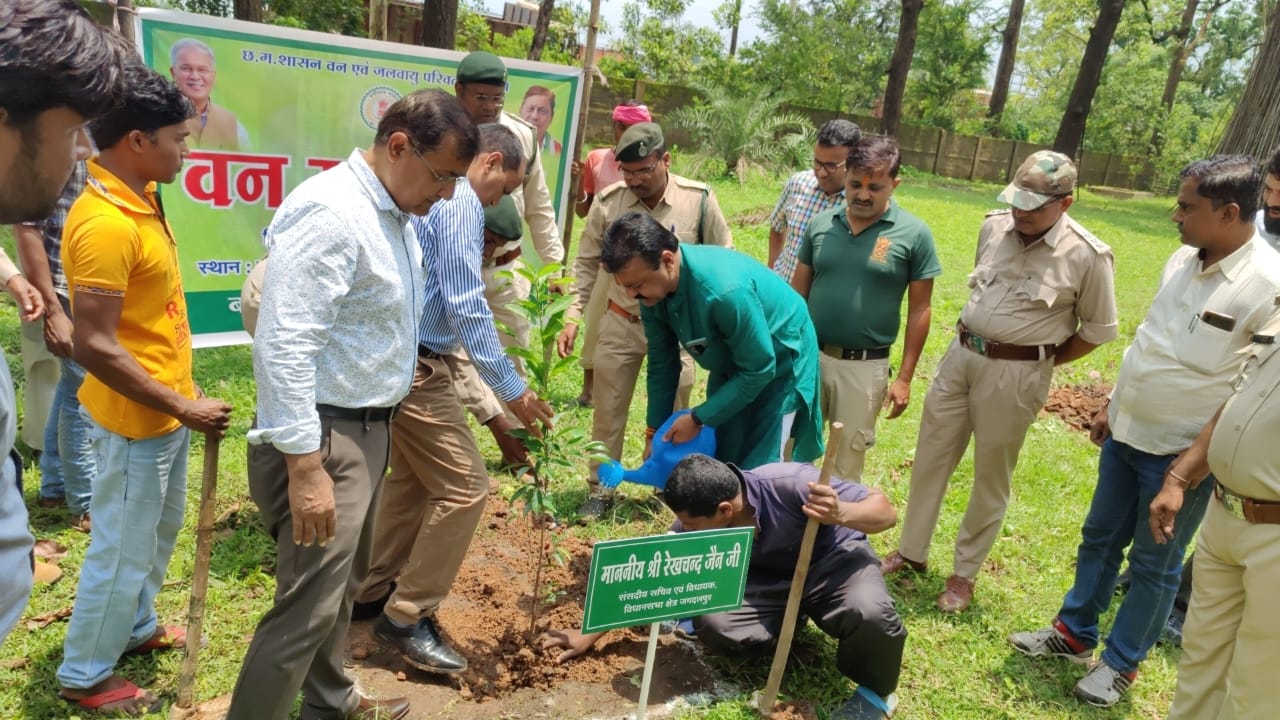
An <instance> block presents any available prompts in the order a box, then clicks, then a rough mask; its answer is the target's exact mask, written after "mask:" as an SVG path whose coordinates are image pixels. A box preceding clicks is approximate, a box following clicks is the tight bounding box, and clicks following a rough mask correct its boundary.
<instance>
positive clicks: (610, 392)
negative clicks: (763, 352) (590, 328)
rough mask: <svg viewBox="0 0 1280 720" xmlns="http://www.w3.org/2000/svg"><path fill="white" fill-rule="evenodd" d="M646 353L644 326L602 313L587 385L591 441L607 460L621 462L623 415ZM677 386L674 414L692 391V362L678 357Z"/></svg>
mask: <svg viewBox="0 0 1280 720" xmlns="http://www.w3.org/2000/svg"><path fill="white" fill-rule="evenodd" d="M648 353H649V341H648V340H647V339H646V338H645V334H644V323H640V322H630V321H628V320H626V319H625V318H623V317H622V316H621V315H619V314H618V313H616V312H612V311H606V312H605V313H604V315H603V316H602V317H601V319H600V340H599V343H598V344H597V345H596V357H595V379H594V381H593V382H592V385H591V388H592V390H591V395H592V401H593V402H594V403H595V412H594V413H592V422H591V439H592V440H599V441H600V442H603V443H604V444H605V447H606V448H608V451H609V457H611V458H614V459H621V458H622V443H623V439H624V436H625V434H626V430H627V414H628V413H629V412H630V411H631V398H632V396H634V395H635V390H636V379H637V378H639V376H640V365H641V364H642V363H643V362H644V360H645V357H646V356H647V355H648ZM680 364H681V370H680V383H679V385H678V386H677V390H676V404H675V408H674V409H673V412H674V410H682V409H684V408H687V407H689V395H690V393H691V392H692V390H693V358H691V357H689V355H688V354H686V353H684V352H681V353H680ZM590 482H591V484H592V485H595V484H597V483H598V482H599V480H598V479H597V477H596V464H595V463H592V467H591V479H590Z"/></svg>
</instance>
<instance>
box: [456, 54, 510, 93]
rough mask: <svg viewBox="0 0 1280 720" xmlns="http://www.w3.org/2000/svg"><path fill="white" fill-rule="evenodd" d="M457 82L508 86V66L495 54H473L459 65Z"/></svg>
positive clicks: (463, 59)
mask: <svg viewBox="0 0 1280 720" xmlns="http://www.w3.org/2000/svg"><path fill="white" fill-rule="evenodd" d="M457 81H458V82H459V83H462V84H463V85H466V84H467V83H478V84H480V85H501V86H503V87H506V85H507V66H506V65H503V64H502V60H501V59H499V58H498V56H497V55H494V54H493V53H487V52H483V51H477V52H473V53H471V54H470V55H467V56H466V57H464V58H462V62H460V63H458V74H457Z"/></svg>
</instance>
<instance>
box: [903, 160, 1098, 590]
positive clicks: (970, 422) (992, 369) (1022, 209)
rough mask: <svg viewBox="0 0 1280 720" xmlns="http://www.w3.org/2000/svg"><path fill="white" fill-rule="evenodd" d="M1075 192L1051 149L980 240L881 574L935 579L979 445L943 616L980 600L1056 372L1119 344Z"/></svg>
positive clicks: (1093, 241)
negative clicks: (937, 538) (1074, 210)
mask: <svg viewBox="0 0 1280 720" xmlns="http://www.w3.org/2000/svg"><path fill="white" fill-rule="evenodd" d="M1075 184H1076V167H1075V165H1074V164H1072V162H1071V159H1070V158H1068V157H1067V156H1066V155H1063V154H1061V153H1056V152H1052V151H1049V150H1041V151H1039V152H1035V153H1032V154H1031V156H1030V157H1028V158H1027V160H1026V161H1025V162H1023V163H1022V166H1021V167H1019V168H1018V172H1017V173H1015V174H1014V176H1013V182H1012V183H1010V184H1009V186H1008V187H1006V188H1005V189H1004V191H1003V192H1001V193H1000V196H999V198H998V199H999V200H1000V202H1003V203H1007V204H1008V205H1009V206H1010V209H1009V210H1001V211H996V212H992V213H989V214H988V215H987V218H986V220H985V222H983V224H982V229H981V230H979V231H978V251H977V256H976V259H977V262H976V264H975V267H974V270H973V272H972V273H971V274H970V275H969V287H970V288H971V289H972V292H971V293H970V295H969V301H968V302H967V303H966V304H965V306H964V309H963V310H961V311H960V322H959V323H958V324H957V325H956V338H955V340H953V341H952V342H951V346H950V347H949V348H947V352H946V355H944V356H943V358H942V361H941V362H940V363H939V364H938V370H937V372H936V374H935V375H934V378H933V383H932V384H931V385H930V386H929V392H928V394H927V395H925V399H924V414H923V417H922V418H921V420H920V432H919V434H918V438H917V440H916V452H915V460H914V463H913V464H912V470H911V493H910V495H909V496H908V499H907V510H906V517H905V519H904V522H903V526H902V539H901V544H900V545H899V549H898V550H895V551H893V552H892V553H890V554H889V555H888V556H886V557H885V559H884V562H883V563H882V570H883V571H884V573H885V574H886V575H888V574H892V573H896V572H900V571H902V570H903V569H910V570H914V571H916V572H923V571H924V570H925V568H926V565H925V563H926V561H927V560H928V559H929V545H930V542H931V541H932V539H933V532H934V528H936V527H937V524H938V514H939V512H940V511H941V509H942V499H943V496H944V495H945V494H946V491H947V483H948V481H949V480H950V478H951V474H952V473H953V472H955V469H956V466H957V465H958V464H959V463H960V458H961V457H962V456H963V455H964V451H965V448H966V447H968V444H969V438H970V436H972V437H973V439H974V451H973V491H972V493H971V494H970V496H969V506H968V508H967V509H966V511H965V515H964V520H963V521H962V522H961V524H960V531H959V535H958V537H957V538H956V548H955V570H954V572H953V574H952V575H951V576H950V577H949V578H947V582H946V589H945V590H944V591H943V592H942V594H940V595H939V596H938V601H937V606H938V609H939V610H941V611H942V612H946V613H957V612H962V611H964V610H965V609H966V608H968V607H969V603H970V602H971V601H972V599H973V587H974V581H975V578H977V576H978V571H979V570H980V569H981V568H982V563H983V561H984V560H986V558H987V554H988V553H990V552H991V548H992V546H993V545H995V541H996V537H997V536H998V535H999V534H1000V526H1001V524H1002V522H1003V521H1004V514H1005V510H1006V509H1007V507H1008V504H1009V486H1010V481H1011V479H1012V476H1013V469H1014V466H1015V465H1016V464H1017V462H1018V453H1019V451H1020V450H1021V449H1022V443H1023V441H1024V440H1025V439H1026V435H1027V429H1028V428H1030V427H1031V423H1032V422H1033V421H1034V420H1035V419H1036V415H1037V414H1038V413H1039V412H1040V408H1041V407H1042V406H1043V405H1044V401H1045V399H1046V397H1047V396H1048V394H1049V382H1050V381H1051V380H1052V379H1053V368H1054V367H1056V366H1058V365H1063V364H1066V363H1069V362H1071V361H1072V360H1076V359H1079V358H1081V357H1084V356H1085V355H1087V354H1089V353H1090V352H1092V351H1093V349H1094V348H1096V347H1098V346H1099V345H1101V344H1103V343H1106V342H1110V341H1111V340H1114V339H1115V337H1116V302H1115V280H1114V277H1113V270H1112V262H1113V260H1112V255H1111V248H1109V247H1107V246H1106V245H1105V244H1104V243H1103V242H1102V241H1101V240H1098V239H1097V238H1095V237H1094V236H1093V235H1092V234H1091V233H1090V232H1089V231H1088V230H1085V229H1084V228H1083V227H1082V226H1081V225H1080V224H1079V223H1077V222H1076V221H1075V220H1073V219H1072V218H1071V217H1070V216H1069V215H1067V209H1068V208H1070V207H1071V202H1072V196H1071V192H1072V190H1073V189H1074V188H1075Z"/></svg>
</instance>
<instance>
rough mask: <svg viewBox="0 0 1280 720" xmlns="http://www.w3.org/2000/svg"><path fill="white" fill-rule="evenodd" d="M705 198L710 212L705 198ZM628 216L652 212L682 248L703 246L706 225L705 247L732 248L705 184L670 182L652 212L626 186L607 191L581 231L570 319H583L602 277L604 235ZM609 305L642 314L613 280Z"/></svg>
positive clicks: (669, 178) (680, 179)
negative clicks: (673, 229) (699, 229)
mask: <svg viewBox="0 0 1280 720" xmlns="http://www.w3.org/2000/svg"><path fill="white" fill-rule="evenodd" d="M704 196H705V197H706V202H705V210H704V203H703V197H704ZM629 212H647V213H649V214H650V215H652V216H653V217H654V219H655V220H657V221H658V222H660V223H662V225H663V226H664V227H667V228H671V227H673V226H674V227H675V233H676V237H677V238H679V239H680V242H682V243H695V244H696V243H698V241H699V238H698V226H699V222H701V226H702V238H701V242H702V244H703V245H722V246H724V247H730V248H731V247H733V235H732V233H730V232H729V223H728V222H726V221H725V219H724V215H723V214H722V213H721V212H720V203H718V202H716V195H715V193H714V192H712V190H711V188H710V187H708V186H707V184H706V183H700V182H697V181H695V180H689V179H687V178H683V177H680V176H679V175H676V174H674V173H672V174H670V175H668V176H667V188H666V190H665V191H664V192H663V193H662V199H661V200H659V201H658V204H657V205H656V206H654V208H653V209H652V210H650V209H649V207H648V206H647V205H645V204H644V201H642V200H641V199H640V198H638V197H636V194H635V193H633V192H631V190H629V189H627V186H626V184H625V183H621V182H619V183H614V184H613V185H610V186H609V187H607V188H605V189H604V191H603V192H601V193H600V195H599V196H598V197H597V198H596V200H595V202H593V203H592V204H591V212H589V213H588V214H587V227H586V229H585V230H583V231H582V240H581V242H580V243H579V246H578V258H577V259H576V260H575V261H574V263H573V275H574V290H575V292H576V296H575V299H574V302H573V305H572V306H571V307H570V308H569V316H570V317H572V318H580V317H582V312H583V309H584V308H586V306H587V302H588V301H589V300H590V299H591V290H592V288H594V287H595V284H596V278H597V275H602V276H604V277H606V278H608V277H609V276H607V275H604V274H603V273H600V272H599V271H600V251H601V248H602V247H603V243H604V231H605V229H606V228H608V227H609V224H610V223H612V222H613V221H614V220H617V219H618V218H620V217H622V216H623V215H625V214H627V213H629ZM609 299H610V300H611V301H613V302H615V303H617V304H618V305H619V306H621V307H622V309H624V310H626V311H627V312H629V313H631V314H632V315H639V314H640V302H639V301H638V300H636V299H634V298H631V297H628V296H627V293H626V291H624V290H623V289H622V287H621V286H620V285H618V284H617V283H615V282H613V281H612V278H609Z"/></svg>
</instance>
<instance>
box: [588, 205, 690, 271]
mask: <svg viewBox="0 0 1280 720" xmlns="http://www.w3.org/2000/svg"><path fill="white" fill-rule="evenodd" d="M679 245H680V241H679V239H678V238H676V236H675V234H674V233H672V232H671V231H670V230H668V229H667V228H665V227H663V226H662V223H660V222H658V221H657V220H655V219H653V216H652V215H650V214H649V213H643V212H629V213H627V214H626V215H623V216H622V217H620V218H618V219H617V220H614V221H613V224H611V225H610V226H609V228H608V229H607V230H605V231H604V243H603V246H602V247H601V249H600V264H601V265H604V269H605V272H608V273H616V272H618V271H619V270H621V269H622V268H624V267H626V266H627V263H630V262H631V260H632V258H637V257H638V258H642V259H643V260H644V261H645V262H646V263H648V264H649V267H650V268H652V269H654V270H656V269H657V268H658V265H659V264H660V263H661V262H662V251H664V250H669V251H671V252H675V251H676V250H677V249H678V248H679Z"/></svg>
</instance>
